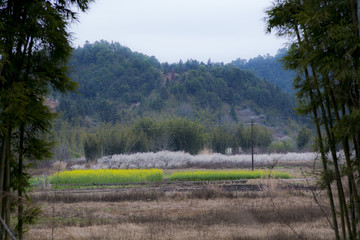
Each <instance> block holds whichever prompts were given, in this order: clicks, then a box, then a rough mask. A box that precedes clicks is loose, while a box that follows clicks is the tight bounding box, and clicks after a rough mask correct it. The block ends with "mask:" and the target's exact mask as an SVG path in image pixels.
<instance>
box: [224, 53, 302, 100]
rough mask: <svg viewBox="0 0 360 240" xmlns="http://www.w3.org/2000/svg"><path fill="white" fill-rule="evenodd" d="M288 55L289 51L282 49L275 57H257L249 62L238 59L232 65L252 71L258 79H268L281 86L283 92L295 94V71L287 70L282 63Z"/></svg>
mask: <svg viewBox="0 0 360 240" xmlns="http://www.w3.org/2000/svg"><path fill="white" fill-rule="evenodd" d="M286 53H287V49H286V48H283V49H280V50H279V51H278V53H277V54H276V55H275V56H270V55H266V56H257V57H255V58H251V59H249V60H248V61H247V60H245V59H241V58H238V59H236V60H235V61H232V63H231V64H232V65H234V66H237V67H239V68H241V69H243V70H247V71H251V72H253V73H254V74H255V75H256V76H257V77H259V78H261V79H266V80H268V81H270V82H272V83H274V84H275V85H276V86H279V87H280V88H281V89H282V90H283V91H285V92H287V93H290V94H294V92H295V91H294V89H293V87H292V82H293V79H294V78H295V75H296V74H295V72H294V71H290V70H285V69H284V68H283V64H282V63H281V61H280V60H281V58H282V57H283V56H285V54H286Z"/></svg>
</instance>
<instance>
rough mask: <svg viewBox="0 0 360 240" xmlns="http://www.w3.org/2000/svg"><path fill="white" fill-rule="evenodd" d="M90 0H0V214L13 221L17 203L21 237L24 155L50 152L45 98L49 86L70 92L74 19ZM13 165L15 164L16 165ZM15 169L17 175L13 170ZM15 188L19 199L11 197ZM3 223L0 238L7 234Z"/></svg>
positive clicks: (35, 157)
mask: <svg viewBox="0 0 360 240" xmlns="http://www.w3.org/2000/svg"><path fill="white" fill-rule="evenodd" d="M89 2H91V0H77V1H55V2H50V1H44V0H34V1H25V0H23V1H21V0H20V1H18V0H16V1H14V0H8V1H1V2H0V22H1V23H2V25H1V27H2V30H1V31H0V53H1V58H0V79H1V81H0V137H1V150H0V151H1V159H0V160H1V162H0V191H2V193H3V196H2V197H1V198H0V213H1V214H0V215H1V217H2V218H3V219H4V220H5V223H6V224H7V225H8V226H10V225H11V224H10V219H11V218H10V209H11V206H12V204H16V205H18V221H17V233H18V238H19V239H22V238H23V235H22V232H23V224H24V220H25V219H27V218H25V216H23V214H24V212H23V206H24V201H23V200H24V194H26V189H27V187H28V185H29V183H28V179H29V178H28V176H27V175H26V172H25V169H24V168H25V163H24V162H25V160H26V161H35V160H41V159H45V158H47V157H49V155H50V150H51V143H50V142H48V141H47V140H46V139H45V138H44V134H46V133H47V132H48V131H49V129H50V126H51V119H52V118H53V115H54V114H52V113H51V111H50V109H49V108H48V107H47V106H46V104H45V100H46V97H47V96H48V95H49V93H50V92H49V91H50V88H52V89H53V90H54V91H60V92H67V91H69V90H73V89H74V88H75V86H76V84H75V83H74V82H73V81H71V80H70V78H69V77H68V76H67V69H68V68H67V67H66V64H67V60H68V59H69V57H70V54H71V50H72V48H71V46H70V35H69V33H68V31H67V27H68V25H69V24H70V23H71V21H74V20H76V12H74V11H73V10H72V9H74V7H78V8H79V9H80V10H81V11H85V10H86V9H87V8H88V4H89ZM12 166H15V167H12ZM14 169H16V171H17V174H16V175H14V176H16V177H12V178H10V172H11V171H14ZM11 188H12V189H14V190H17V192H18V199H19V200H18V201H17V202H16V203H14V202H10V195H11V194H12V192H11ZM4 233H5V231H3V229H1V231H0V234H1V235H0V236H1V237H0V238H1V239H4V238H5V239H8V238H9V236H8V234H7V233H5V234H4Z"/></svg>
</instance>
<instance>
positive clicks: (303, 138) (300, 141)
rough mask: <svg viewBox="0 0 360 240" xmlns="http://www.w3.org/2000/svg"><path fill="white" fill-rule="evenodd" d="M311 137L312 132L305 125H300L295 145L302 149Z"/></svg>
mask: <svg viewBox="0 0 360 240" xmlns="http://www.w3.org/2000/svg"><path fill="white" fill-rule="evenodd" d="M311 137H312V132H311V130H310V129H308V128H306V127H302V128H301V129H300V131H299V134H298V136H297V138H296V144H297V147H298V148H299V149H300V150H302V149H303V148H304V147H305V146H306V145H307V144H309V142H310V140H311Z"/></svg>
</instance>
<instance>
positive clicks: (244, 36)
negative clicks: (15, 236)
mask: <svg viewBox="0 0 360 240" xmlns="http://www.w3.org/2000/svg"><path fill="white" fill-rule="evenodd" d="M271 2H272V0H96V1H95V2H94V3H92V5H91V8H90V10H89V11H88V12H87V13H85V14H83V13H82V14H80V22H79V23H77V24H74V25H72V27H71V29H70V31H71V32H73V37H74V41H73V43H74V46H75V47H77V46H82V45H83V44H84V43H85V41H86V40H88V41H89V42H90V43H93V42H95V41H99V40H101V39H104V40H107V41H109V42H111V41H114V42H119V43H120V44H121V45H123V46H127V47H129V48H130V49H131V50H132V51H137V52H140V53H143V54H146V55H149V56H155V57H156V58H157V59H158V60H159V61H160V62H169V63H173V62H178V61H179V60H180V59H182V60H183V61H186V60H188V59H194V60H198V61H203V62H207V60H208V59H209V58H210V59H211V61H212V62H224V63H228V62H231V61H232V60H235V59H237V58H239V57H240V58H244V59H249V58H252V57H256V56H258V55H265V54H267V53H269V54H271V55H275V54H276V52H277V50H278V49H279V48H282V47H284V46H285V45H284V43H285V40H284V39H278V38H276V37H275V36H274V35H267V34H265V23H264V21H263V18H264V17H265V13H264V12H265V10H266V8H267V7H269V6H271Z"/></svg>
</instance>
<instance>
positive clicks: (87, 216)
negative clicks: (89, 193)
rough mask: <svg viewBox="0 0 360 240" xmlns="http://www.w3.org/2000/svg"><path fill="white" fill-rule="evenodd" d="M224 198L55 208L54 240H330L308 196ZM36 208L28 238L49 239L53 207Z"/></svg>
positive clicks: (269, 193)
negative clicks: (39, 211) (38, 212)
mask: <svg viewBox="0 0 360 240" xmlns="http://www.w3.org/2000/svg"><path fill="white" fill-rule="evenodd" d="M271 184H272V185H271ZM227 194H229V193H228V192H224V191H222V190H221V189H220V188H217V187H216V186H209V187H208V189H206V190H203V191H202V192H201V191H193V192H172V193H166V194H163V195H161V196H159V197H157V198H154V199H141V198H139V199H133V200H131V199H130V200H126V199H123V200H122V201H107V202H105V201H97V202H96V201H91V202H89V201H84V202H73V203H65V202H56V203H55V212H54V213H55V218H54V220H55V222H56V226H55V231H54V239H59V240H60V239H79V240H82V239H109V240H110V239H135V240H140V239H175V240H176V239H229V240H243V239H300V238H301V239H332V236H333V232H332V230H331V228H330V226H329V224H328V222H327V221H326V218H325V216H324V214H323V212H322V211H321V209H320V208H319V206H317V205H316V203H315V201H314V200H313V198H312V196H311V194H310V193H309V192H304V191H292V190H286V191H281V190H279V189H278V188H277V187H276V185H274V184H273V183H269V184H268V188H267V189H265V191H263V192H235V193H231V195H227ZM319 198H320V201H325V199H326V197H325V196H322V195H319ZM39 203H40V204H41V205H42V209H43V212H44V214H43V217H42V219H41V221H40V222H39V223H38V224H37V225H35V226H33V227H32V228H31V229H30V231H29V232H28V233H27V235H26V239H29V240H33V239H51V237H52V236H51V226H52V218H51V216H52V207H53V205H52V203H51V202H46V201H42V202H39ZM325 210H326V211H327V212H328V210H327V209H325Z"/></svg>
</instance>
